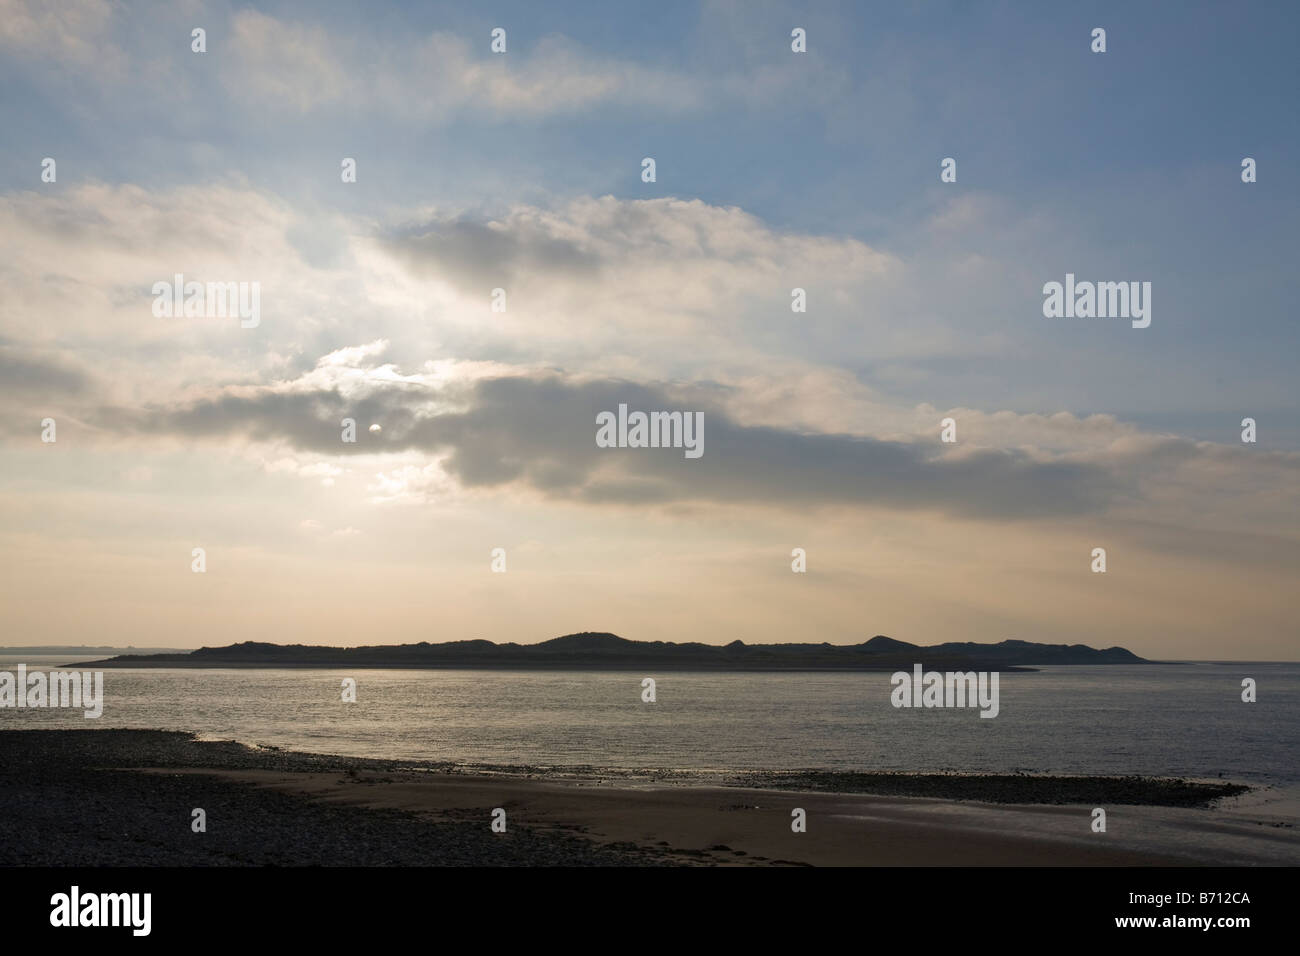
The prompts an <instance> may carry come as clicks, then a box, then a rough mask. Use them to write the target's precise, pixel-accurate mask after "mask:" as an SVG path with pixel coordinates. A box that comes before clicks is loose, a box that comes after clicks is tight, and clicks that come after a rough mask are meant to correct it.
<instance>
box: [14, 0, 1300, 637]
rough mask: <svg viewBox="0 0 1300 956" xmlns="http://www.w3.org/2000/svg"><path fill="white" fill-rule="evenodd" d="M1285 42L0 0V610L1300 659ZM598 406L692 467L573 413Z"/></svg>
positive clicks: (1268, 27) (794, 20)
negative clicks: (673, 435)
mask: <svg viewBox="0 0 1300 956" xmlns="http://www.w3.org/2000/svg"><path fill="white" fill-rule="evenodd" d="M1298 26H1300V12H1298V11H1297V8H1296V7H1295V6H1294V5H1292V4H1283V3H1243V4H1234V5H1232V6H1231V7H1226V6H1224V5H1222V4H1199V3H1152V4H1141V5H1132V4H1089V3H1080V4H1070V5H1068V6H1067V5H1058V4H1030V3H895V4H857V3H842V4H836V3H815V4H785V3H766V2H753V3H750V2H746V3H661V4H652V5H633V4H626V5H624V4H605V3H573V4H563V3H551V4H537V3H532V2H529V3H518V4H511V3H496V4H494V3H486V4H473V5H464V4H461V5H457V4H438V3H419V4H409V5H404V4H383V3H375V4H365V5H356V4H346V3H328V2H326V3H263V4H256V5H245V4H237V5H232V4H225V3H201V2H179V3H147V2H141V3H131V2H102V0H69V2H65V3H60V4H54V5H46V4H40V3H27V2H25V0H0V123H2V124H3V129H4V135H3V136H2V137H0V399H2V400H3V403H4V407H5V409H6V412H7V414H6V415H5V416H4V418H3V420H0V602H2V603H3V608H4V620H5V623H6V627H5V634H4V639H5V642H6V643H11V644H34V643H49V644H56V643H57V644H68V643H93V644H128V643H129V644H134V645H137V646H166V647H189V646H194V647H197V646H201V645H216V644H226V643H230V642H233V641H239V640H266V641H277V642H297V643H309V644H337V645H357V644H372V643H405V642H412V641H420V640H428V641H444V640H461V639H477V638H486V639H489V640H495V641H519V642H524V643H531V642H534V641H540V640H546V639H548V638H551V637H555V636H557V635H560V634H566V633H571V632H576V631H584V630H595V631H612V632H615V633H618V634H620V635H622V636H624V637H628V638H632V639H637V640H675V641H687V640H698V641H706V642H711V643H727V642H729V641H732V640H735V639H741V640H744V641H746V642H755V643H762V642H776V641H808V642H821V641H827V642H830V643H835V644H849V643H857V642H860V641H863V640H866V639H868V638H870V637H871V636H873V635H875V634H887V635H889V636H891V637H894V638H897V639H900V640H906V641H912V642H914V643H919V644H930V643H939V642H943V641H950V640H973V641H999V640H1004V639H1008V638H1013V639H1020V640H1031V641H1043V642H1049V643H1076V642H1077V643H1086V644H1090V645H1093V646H1098V647H1107V646H1113V645H1120V646H1124V647H1128V648H1129V649H1130V650H1132V651H1134V652H1135V653H1138V654H1140V655H1143V656H1146V657H1153V658H1165V659H1212V660H1234V659H1235V660H1296V659H1298V658H1300V653H1298V651H1297V636H1298V631H1297V627H1296V622H1295V614H1294V610H1293V602H1292V600H1291V592H1292V591H1293V589H1294V586H1295V582H1296V578H1297V571H1300V522H1298V521H1297V517H1298V515H1300V509H1298V508H1297V505H1298V504H1300V495H1298V493H1297V491H1298V489H1300V483H1298V482H1297V478H1300V424H1297V423H1298V421H1300V402H1298V401H1297V397H1296V385H1295V383H1296V381H1297V362H1298V356H1300V348H1298V347H1297V346H1298V344H1300V335H1298V334H1297V331H1296V325H1295V323H1296V315H1295V302H1296V301H1297V299H1298V297H1300V279H1298V278H1297V271H1296V268H1295V258H1296V251H1297V247H1298V244H1297V228H1298V226H1300V201H1298V200H1300V187H1298V186H1297V181H1296V176H1295V173H1294V169H1293V168H1292V165H1291V164H1293V163H1294V161H1295V157H1296V155H1297V140H1298V139H1300V136H1298V130H1297V121H1296V114H1295V99H1296V93H1297V89H1300V84H1298V83H1297V79H1300V77H1298V75H1297V66H1296V62H1297V61H1296V58H1295V56H1294V49H1293V45H1294V37H1295V35H1296V31H1297V27H1298ZM196 28H201V29H203V30H204V31H205V33H204V45H205V50H204V52H196V51H195V50H194V49H193V45H194V42H195V41H194V40H193V34H192V31H193V30H194V29H196ZM497 28H500V29H502V30H504V31H505V51H504V52H494V51H493V49H492V34H493V31H494V30H495V29H497ZM796 28H798V29H801V30H803V31H805V36H806V51H804V52H795V51H794V50H792V42H793V41H792V38H791V34H792V31H793V30H795V29H796ZM1095 28H1102V29H1104V30H1105V31H1106V33H1105V38H1106V49H1105V52H1094V51H1093V49H1092V47H1093V45H1094V39H1093V31H1094V29H1095ZM647 157H649V158H653V159H654V161H655V177H654V181H653V182H647V181H645V179H644V177H643V159H645V158H647ZM1247 157H1249V158H1251V159H1253V160H1254V161H1255V171H1256V179H1255V181H1254V182H1243V175H1242V162H1243V159H1245V158H1247ZM946 158H951V159H954V160H955V169H956V178H955V181H943V179H942V178H941V171H942V170H941V163H942V161H943V160H944V159H946ZM47 159H52V160H54V176H53V179H52V181H50V177H49V175H48V173H47V172H45V170H46V167H47V165H48V164H46V163H45V160H47ZM346 159H351V160H353V161H355V170H356V176H355V182H345V181H344V178H345V177H344V175H343V173H342V168H343V164H344V161H345V160H346ZM177 274H180V275H183V276H184V277H185V280H186V281H199V282H202V283H206V282H237V283H246V284H248V287H250V288H251V286H252V284H253V283H256V286H257V289H258V293H259V298H258V302H259V312H258V315H257V318H256V322H255V323H254V322H251V321H241V320H240V318H239V317H237V316H228V315H227V316H221V315H214V316H208V315H197V316H195V315H191V316H185V315H172V316H168V315H159V314H158V309H157V308H156V301H155V300H156V296H155V292H154V288H155V283H158V282H168V283H169V282H171V281H172V278H173V276H175V275H177ZM1067 274H1070V275H1074V276H1075V277H1076V278H1077V280H1078V281H1080V282H1083V281H1093V282H1138V283H1147V282H1149V283H1150V289H1151V292H1150V309H1151V311H1150V318H1151V322H1150V325H1149V326H1147V327H1145V328H1137V327H1134V326H1133V324H1132V323H1131V322H1130V321H1129V319H1127V318H1122V317H1112V318H1075V317H1071V318H1065V317H1047V316H1045V315H1044V285H1045V284H1046V283H1049V282H1060V283H1064V282H1065V281H1066V276H1067ZM796 288H798V289H802V290H804V294H805V297H806V311H803V312H796V311H794V310H793V309H792V290H793V289H796ZM495 289H501V290H504V311H494V310H493V302H494V293H493V290H495ZM620 404H625V405H627V406H628V408H629V409H632V410H642V411H646V412H649V411H654V410H664V411H669V410H678V411H683V412H688V413H692V414H697V413H698V414H700V415H702V416H703V421H704V432H703V437H704V442H703V449H704V450H703V454H702V455H700V457H698V458H694V459H692V458H688V457H686V456H685V455H683V454H682V452H681V450H679V449H673V448H602V447H599V446H598V444H597V441H596V431H597V428H596V416H597V415H598V414H599V413H600V412H602V411H614V410H616V409H617V408H618V407H619V405H620ZM345 418H350V419H352V420H353V421H355V422H356V423H357V428H356V431H357V440H356V441H355V442H345V441H343V440H342V427H341V423H342V421H343V419H345ZM1246 418H1250V419H1253V420H1254V422H1255V439H1256V440H1255V441H1253V442H1247V441H1243V440H1242V435H1243V419H1246ZM47 419H52V420H53V422H54V423H55V434H54V436H53V437H54V440H53V441H49V440H48V438H49V437H51V436H50V435H49V434H48V429H47V427H46V426H45V424H43V423H44V422H46V420H47ZM944 419H952V421H953V423H954V429H953V432H955V434H950V435H949V437H954V438H955V441H944V440H943V435H942V432H943V426H942V425H941V423H942V422H943V420H944ZM43 439H45V440H43ZM195 548H201V549H203V560H204V570H203V572H202V573H196V572H195V570H194V562H195V558H194V549H195ZM498 548H499V549H502V551H503V552H504V568H505V570H504V571H501V570H493V561H494V559H493V551H494V549H498ZM1097 548H1102V549H1104V551H1105V571H1104V572H1099V571H1097V570H1094V568H1095V567H1096V566H1097V562H1096V557H1095V555H1094V550H1095V549H1097ZM794 549H803V553H804V555H805V560H806V570H805V571H803V572H796V571H795V570H793V567H792V565H793V563H794V560H795V559H794V554H793V553H794ZM496 563H497V567H498V568H500V566H501V561H499V560H498V561H497V562H496Z"/></svg>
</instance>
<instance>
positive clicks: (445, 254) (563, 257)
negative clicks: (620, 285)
mask: <svg viewBox="0 0 1300 956" xmlns="http://www.w3.org/2000/svg"><path fill="white" fill-rule="evenodd" d="M383 244H384V245H385V247H386V248H387V249H388V250H389V251H390V252H391V253H392V254H393V255H395V256H396V257H397V258H398V259H399V260H400V261H402V262H405V263H406V265H407V267H408V268H410V269H411V270H412V271H413V272H414V273H415V274H416V275H433V276H436V277H438V278H440V279H442V280H444V281H447V282H451V283H453V284H455V285H457V286H459V287H461V288H465V289H477V290H481V291H483V292H484V293H485V294H486V291H487V290H488V289H492V288H496V287H497V286H502V287H508V286H509V284H510V283H511V282H513V281H514V280H515V279H516V277H518V276H519V275H521V274H523V273H526V272H527V273H534V274H542V275H552V276H553V275H555V274H556V273H561V274H565V275H571V276H588V275H592V274H594V273H595V272H596V271H597V269H598V268H599V265H600V263H599V261H598V260H597V258H596V257H595V256H594V255H593V254H591V253H590V252H587V251H585V250H583V249H582V248H580V247H579V246H578V245H577V244H576V243H574V242H571V241H570V240H568V239H561V238H557V237H555V236H549V235H546V234H545V233H543V232H541V231H540V230H538V229H535V228H528V227H527V226H526V225H522V226H521V225H519V224H514V225H512V226H511V228H509V229H494V228H492V227H491V226H490V225H487V224H485V223H481V222H472V221H469V220H455V221H450V222H439V223H433V224H429V225H424V226H418V227H413V228H409V229H405V230H402V231H401V232H394V233H390V234H389V235H387V236H385V237H384V238H383ZM507 291H509V290H508V288H507Z"/></svg>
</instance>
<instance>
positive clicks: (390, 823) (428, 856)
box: [0, 730, 660, 866]
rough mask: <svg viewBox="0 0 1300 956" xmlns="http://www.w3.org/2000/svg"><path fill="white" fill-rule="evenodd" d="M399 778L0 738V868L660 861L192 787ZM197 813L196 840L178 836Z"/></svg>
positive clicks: (187, 742)
mask: <svg viewBox="0 0 1300 956" xmlns="http://www.w3.org/2000/svg"><path fill="white" fill-rule="evenodd" d="M411 766H412V765H410V764H401V763H398V762H396V761H386V760H366V759H360V758H352V757H334V756H326V755H318V754H300V753H289V752H286V751H279V750H270V749H261V748H250V747H245V746H244V745H242V744H238V743H234V742H231V741H221V742H205V741H198V740H195V739H194V737H193V735H191V734H185V733H178V732H173V731H152V730H8V731H0V819H2V820H4V821H5V835H4V837H3V839H0V865H3V866H264V865H272V866H276V865H281V866H465V865H471V866H618V865H638V866H644V865H653V864H656V863H658V862H660V854H657V853H655V852H652V851H649V850H647V849H642V848H638V847H635V846H632V845H629V846H626V847H611V846H602V845H600V844H596V843H593V842H591V841H589V840H585V839H583V838H581V837H576V836H571V835H568V834H563V833H557V832H554V831H549V830H533V829H530V828H527V827H511V829H510V832H508V833H505V834H494V833H491V832H490V831H489V830H488V827H487V826H486V825H473V826H471V825H469V824H454V823H443V822H435V821H429V820H426V819H423V818H421V817H420V816H419V815H417V814H413V813H407V812H402V811H397V810H384V809H364V808H359V807H351V806H331V805H328V804H324V803H320V802H315V801H311V800H306V799H302V798H300V797H295V796H293V795H290V794H284V793H279V792H275V791H272V790H265V789H260V788H256V787H252V786H248V785H246V784H241V783H237V782H231V781H227V780H222V779H218V778H216V777H214V776H209V775H204V774H193V773H184V774H182V773H175V774H167V773H147V774H146V773H139V772H137V771H136V770H133V769H131V768H145V767H150V768H175V769H177V770H181V769H187V770H188V769H205V768H206V769H211V770H214V771H215V770H230V769H243V770H280V771H295V772H301V771H314V772H330V773H342V774H345V775H349V774H350V775H359V774H361V773H376V772H384V771H396V770H399V769H402V768H409V767H411ZM195 807H201V808H202V809H203V810H204V811H205V812H206V814H207V818H208V821H209V824H208V829H207V832H206V833H202V834H196V833H193V832H192V831H191V829H190V814H191V810H192V809H193V808H195Z"/></svg>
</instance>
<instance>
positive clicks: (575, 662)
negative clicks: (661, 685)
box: [85, 631, 1145, 671]
mask: <svg viewBox="0 0 1300 956" xmlns="http://www.w3.org/2000/svg"><path fill="white" fill-rule="evenodd" d="M92 663H93V664H94V665H95V666H102V667H114V666H116V667H425V668H448V667H495V668H526V669H538V668H542V669H545V668H552V669H561V668H570V669H576V668H588V669H606V670H610V669H627V668H638V669H639V668H646V667H655V668H660V669H670V670H776V671H779V670H872V671H876V670H889V671H893V670H910V669H911V668H912V666H913V665H915V664H921V665H922V666H923V667H925V668H926V669H927V670H1003V671H1006V670H1015V669H1018V668H1022V667H1025V666H1028V665H1033V664H1139V663H1145V662H1144V661H1143V660H1142V658H1140V657H1138V656H1136V655H1135V654H1132V653H1130V652H1129V651H1126V650H1125V649H1124V648H1122V647H1109V648H1106V649H1105V650H1096V649H1095V648H1091V647H1087V646H1086V645H1083V644H1069V645H1067V644H1034V643H1031V642H1029V641H1003V642H1002V643H1000V644H974V643H970V642H966V643H949V644H938V645H934V646H932V647H920V646H918V645H916V644H908V643H907V642H906V641H899V640H895V639H893V638H891V637H885V636H884V635H876V636H875V637H873V638H871V639H870V640H869V641H864V642H863V643H861V644H847V645H846V644H826V643H822V644H746V643H744V642H743V641H739V640H736V641H732V642H731V643H730V644H727V645H725V646H719V645H717V644H701V643H698V642H691V643H684V644H677V643H673V642H670V641H630V640H628V639H627V638H623V637H619V636H618V635H617V634H607V633H598V632H590V631H584V632H582V633H580V634H566V635H565V636H563V637H556V638H552V639H551V640H549V641H542V642H541V643H540V644H515V643H508V644H494V643H493V642H491V641H482V640H473V641H449V642H447V643H443V644H430V643H429V642H428V641H421V642H420V643H418V644H389V645H373V646H365V647H320V646H316V645H307V644H267V643H261V642H257V641H244V642H243V643H240V644H231V645H228V646H226V647H201V648H199V649H198V650H196V651H193V652H191V653H189V654H146V655H131V656H120V657H113V658H109V659H108V660H104V661H94V662H92ZM85 666H89V665H85Z"/></svg>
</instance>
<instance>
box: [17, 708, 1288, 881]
mask: <svg viewBox="0 0 1300 956" xmlns="http://www.w3.org/2000/svg"><path fill="white" fill-rule="evenodd" d="M842 776H844V779H846V780H847V781H848V784H849V785H852V786H855V787H873V786H874V787H877V788H881V787H882V786H883V785H888V786H891V787H892V788H893V789H894V790H903V791H906V790H917V789H920V790H935V789H939V790H942V789H944V788H945V787H946V788H948V789H950V790H952V791H953V792H957V793H961V792H967V791H972V788H973V792H978V793H980V794H982V795H983V796H984V799H981V800H970V799H950V798H942V797H933V796H910V795H900V794H899V793H855V792H836V791H835V789H834V785H835V783H836V780H837V778H836V777H835V776H834V775H812V777H811V778H809V777H804V778H799V777H790V776H789V775H785V777H784V779H780V780H777V781H776V782H778V783H779V784H780V785H781V786H782V787H783V788H782V789H777V788H776V787H773V786H741V785H729V784H734V783H735V782H737V781H739V782H745V781H746V780H747V779H755V778H752V777H751V778H746V777H739V778H736V781H729V782H728V783H723V784H719V783H716V782H715V783H707V784H702V783H699V782H694V781H691V780H683V779H680V778H674V777H673V776H672V775H668V774H665V775H661V776H658V777H654V776H649V777H647V776H641V775H620V774H602V773H600V772H598V771H590V772H579V773H571V774H566V775H563V776H555V775H549V774H544V773H542V772H541V771H539V770H537V769H535V768H534V769H528V768H523V769H519V770H515V771H511V772H501V771H500V770H499V769H497V770H495V771H493V770H489V769H478V768H462V767H449V766H445V765H437V764H423V765H417V764H411V763H402V762H396V761H382V760H364V759H358V758H347V757H331V756H328V755H317V754H298V753H290V752H286V751H278V750H270V749H255V748H248V747H243V746H242V745H239V744H236V743H233V742H203V741H197V740H195V739H194V738H193V737H192V736H191V735H187V734H180V733H172V732H160V731H127V730H107V731H5V732H0V784H3V786H2V787H0V810H2V811H3V814H4V817H5V819H6V820H7V821H9V823H10V824H11V826H10V831H11V838H10V839H8V840H6V841H4V843H3V848H2V849H0V863H3V864H5V865H15V864H17V865H32V864H47V865H48V864H53V865H73V864H77V865H79V864H88V865H126V864H144V865H155V864H156V865H203V866H208V865H259V864H268V863H269V864H277V865H341V864H359V865H728V866H736V865H743V866H752V865H798V866H807V865H814V866H936V865H937V866H1017V865H1021V866H1057V865H1070V866H1155V865H1186V864H1224V865H1251V864H1256V865H1281V864H1288V863H1290V864H1294V863H1295V861H1296V859H1297V857H1298V855H1300V840H1298V838H1297V831H1296V828H1295V826H1294V825H1293V824H1292V823H1291V822H1289V820H1288V817H1287V816H1286V815H1285V814H1284V813H1280V812H1279V811H1278V810H1277V808H1276V807H1274V806H1273V805H1272V804H1271V803H1270V801H1269V799H1268V796H1267V794H1263V795H1261V794H1259V793H1257V792H1250V793H1244V794H1239V795H1234V796H1228V797H1218V798H1212V799H1210V798H1208V796H1209V795H1210V794H1213V793H1215V792H1216V790H1215V788H1214V787H1213V786H1210V785H1206V786H1205V787H1204V789H1201V788H1200V785H1198V784H1193V783H1189V782H1185V781H1181V782H1178V783H1177V785H1172V782H1170V781H1159V780H1140V779H1137V778H1095V779H1088V778H1060V779H1059V780H1055V779H1052V778H1043V777H1024V778H1014V777H1005V776H996V775H984V776H981V775H961V776H952V777H945V776H941V775H900V774H891V775H883V777H882V779H881V780H873V779H871V775H842ZM756 779H766V778H765V777H763V775H759V776H758V777H757V778H756ZM810 779H811V780H813V781H815V784H816V786H817V787H819V788H820V789H816V790H813V789H803V790H801V789H797V787H799V786H801V785H804V786H806V785H808V784H809V782H810ZM1087 786H1104V787H1108V788H1109V790H1108V791H1107V792H1108V793H1110V795H1111V797H1112V799H1113V800H1114V801H1116V802H1112V803H1108V804H1107V805H1106V806H1107V814H1108V826H1107V832H1106V833H1093V832H1092V831H1091V828H1090V822H1091V815H1090V814H1091V810H1092V807H1093V804H1092V803H1090V802H1086V801H1084V802H1060V801H1061V800H1066V801H1068V800H1069V798H1070V796H1071V793H1072V791H1077V790H1078V788H1080V787H1087ZM1017 787H1018V788H1019V791H1020V792H1023V794H1024V795H1025V796H1024V797H1023V799H1024V800H1025V802H1016V797H1017V791H1016V789H1015V788H1017ZM1218 789H1220V790H1222V789H1224V788H1223V786H1222V785H1218ZM1045 794H1046V795H1045ZM1198 798H1199V800H1200V805H1188V804H1196V803H1197V801H1198ZM1030 800H1034V801H1048V802H1030ZM1119 800H1124V801H1127V802H1123V803H1121V802H1117V801H1119ZM1161 804H1163V805H1161ZM196 807H199V808H203V809H204V810H205V813H206V818H207V831H206V832H205V833H194V832H192V831H191V828H190V820H191V812H192V810H193V808H196ZM496 808H502V809H504V810H505V812H506V832H505V833H494V832H492V830H491V827H490V822H491V816H492V811H493V810H494V809H496ZM796 808H799V809H802V810H803V811H804V812H805V814H806V818H807V829H806V832H801V833H795V832H792V829H791V819H792V818H791V813H792V811H793V810H795V809H796ZM1193 833H1194V834H1195V839H1194V840H1193V839H1189V834H1193ZM1193 847H1194V849H1193Z"/></svg>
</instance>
